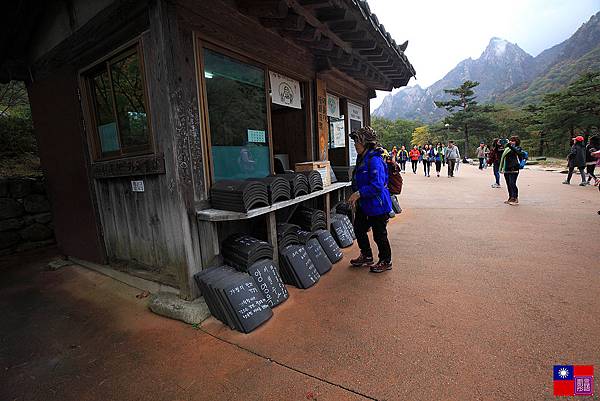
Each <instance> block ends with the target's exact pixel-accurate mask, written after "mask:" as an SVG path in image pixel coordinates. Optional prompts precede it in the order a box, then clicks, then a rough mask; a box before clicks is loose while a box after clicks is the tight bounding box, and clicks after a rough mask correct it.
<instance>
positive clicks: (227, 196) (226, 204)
mask: <svg viewBox="0 0 600 401" xmlns="http://www.w3.org/2000/svg"><path fill="white" fill-rule="evenodd" d="M210 202H211V204H212V207H213V208H215V209H220V210H231V211H234V212H244V213H245V212H247V211H249V210H251V209H255V208H257V207H261V206H268V205H269V194H268V191H267V186H266V185H265V184H264V183H263V182H259V181H253V180H225V181H219V182H217V183H215V184H213V186H212V188H211V189H210Z"/></svg>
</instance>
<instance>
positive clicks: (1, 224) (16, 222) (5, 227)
mask: <svg viewBox="0 0 600 401" xmlns="http://www.w3.org/2000/svg"><path fill="white" fill-rule="evenodd" d="M23 223H24V220H23V219H22V218H18V219H6V220H0V231H10V230H18V229H19V228H21V227H23Z"/></svg>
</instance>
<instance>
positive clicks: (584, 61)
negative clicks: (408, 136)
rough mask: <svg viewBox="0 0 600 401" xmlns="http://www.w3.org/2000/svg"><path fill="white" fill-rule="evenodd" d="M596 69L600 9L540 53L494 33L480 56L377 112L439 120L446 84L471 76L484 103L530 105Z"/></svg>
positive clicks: (390, 98)
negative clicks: (562, 40) (530, 50)
mask: <svg viewBox="0 0 600 401" xmlns="http://www.w3.org/2000/svg"><path fill="white" fill-rule="evenodd" d="M594 69H596V70H597V69H600V12H599V13H598V14H596V15H594V16H592V17H591V18H590V20H589V21H588V22H586V23H585V24H583V25H582V26H581V27H580V28H579V29H578V30H577V32H575V33H574V34H573V36H571V37H570V38H569V39H567V40H566V41H564V42H562V43H560V44H558V45H556V46H553V47H551V48H550V49H547V50H545V51H543V52H542V53H540V54H539V55H538V56H537V57H535V58H534V57H532V56H531V55H529V54H528V53H527V52H525V51H524V50H523V49H521V48H520V47H519V46H517V45H516V44H514V43H510V42H508V41H506V40H503V39H500V38H492V39H491V40H490V42H489V44H488V46H487V47H486V49H485V50H484V51H483V53H482V54H481V56H480V57H479V58H477V59H475V60H473V59H471V58H468V59H466V60H463V61H461V62H460V63H458V65H457V66H456V67H454V68H453V69H452V70H451V71H450V72H449V73H448V74H446V76H444V77H443V78H442V79H441V80H439V81H437V82H436V83H434V84H433V85H431V86H430V87H428V88H426V89H423V88H421V87H420V86H418V85H416V86H412V87H407V88H403V89H402V90H400V91H399V92H397V93H395V94H394V95H388V96H387V97H386V98H385V99H384V101H383V103H382V104H381V106H380V107H378V108H377V109H376V110H375V111H374V112H373V115H375V116H380V117H386V118H390V119H397V118H404V119H418V120H421V121H423V122H426V123H430V122H434V121H437V120H439V119H441V118H443V117H444V116H445V115H446V112H445V111H444V110H442V109H438V108H437V107H435V104H434V101H436V100H445V99H447V95H446V94H445V93H444V89H448V88H456V87H458V86H459V85H461V84H462V83H463V82H464V81H466V80H471V81H478V82H479V83H480V85H479V86H478V87H477V88H476V89H475V91H476V94H477V101H478V102H480V103H494V102H502V103H509V104H514V105H523V104H528V103H532V102H536V101H539V100H540V99H541V97H543V95H544V94H545V93H549V92H551V91H555V90H559V89H561V88H563V87H564V86H566V85H568V84H569V83H570V82H572V81H573V80H574V79H576V78H577V77H578V75H579V74H580V73H581V72H584V71H587V70H594Z"/></svg>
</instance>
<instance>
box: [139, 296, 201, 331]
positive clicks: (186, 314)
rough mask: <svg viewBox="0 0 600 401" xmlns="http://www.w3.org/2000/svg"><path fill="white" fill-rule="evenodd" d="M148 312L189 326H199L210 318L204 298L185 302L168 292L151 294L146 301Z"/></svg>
mask: <svg viewBox="0 0 600 401" xmlns="http://www.w3.org/2000/svg"><path fill="white" fill-rule="evenodd" d="M148 307H149V308H150V310H151V311H152V312H154V313H156V314H158V315H161V316H166V317H169V318H171V319H176V320H181V321H183V322H186V323H189V324H199V323H202V322H203V321H204V319H206V318H207V317H209V316H210V311H209V310H208V306H207V305H206V302H205V301H204V298H197V299H195V300H193V301H185V300H183V299H181V298H179V297H178V296H177V295H176V294H173V293H170V292H158V293H156V294H152V295H151V296H150V299H149V300H148Z"/></svg>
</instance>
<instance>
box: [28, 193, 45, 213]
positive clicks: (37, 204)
mask: <svg viewBox="0 0 600 401" xmlns="http://www.w3.org/2000/svg"><path fill="white" fill-rule="evenodd" d="M23 206H24V207H25V211H26V212H28V213H42V212H48V211H50V202H48V198H46V197H45V196H44V195H39V194H33V195H29V196H27V197H26V198H25V199H23Z"/></svg>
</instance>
